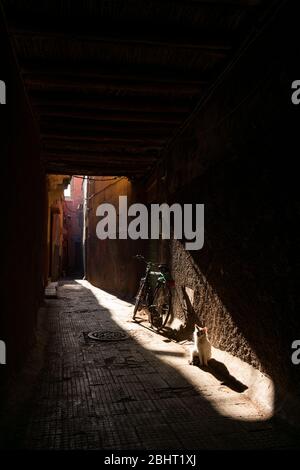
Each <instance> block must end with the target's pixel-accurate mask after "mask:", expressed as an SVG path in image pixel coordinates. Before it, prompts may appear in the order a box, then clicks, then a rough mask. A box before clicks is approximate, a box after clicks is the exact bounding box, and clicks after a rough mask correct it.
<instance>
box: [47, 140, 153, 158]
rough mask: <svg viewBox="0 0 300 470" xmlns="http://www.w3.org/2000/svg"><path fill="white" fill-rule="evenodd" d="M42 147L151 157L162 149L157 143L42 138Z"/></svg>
mask: <svg viewBox="0 0 300 470" xmlns="http://www.w3.org/2000/svg"><path fill="white" fill-rule="evenodd" d="M42 147H43V149H45V150H49V149H50V150H51V149H64V150H72V151H73V150H83V151H91V152H101V153H102V154H105V153H111V152H122V153H125V154H126V153H128V154H129V153H130V154H140V153H143V154H148V155H149V154H151V155H154V154H155V155H158V154H159V151H160V150H161V148H162V145H161V144H160V143H159V144H157V143H155V144H153V143H152V144H151V145H149V143H148V144H147V143H146V144H145V143H144V142H134V143H128V142H127V141H126V142H122V141H121V142H119V141H116V140H113V142H95V141H88V140H85V141H83V140H76V139H75V138H73V139H64V140H61V139H54V138H50V139H49V138H47V136H45V137H44V139H43V140H42Z"/></svg>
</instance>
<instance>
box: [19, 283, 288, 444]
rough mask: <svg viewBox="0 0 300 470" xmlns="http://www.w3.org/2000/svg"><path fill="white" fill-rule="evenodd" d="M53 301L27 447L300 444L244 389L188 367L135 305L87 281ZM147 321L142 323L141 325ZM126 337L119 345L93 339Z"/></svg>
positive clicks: (26, 428) (65, 286)
mask: <svg viewBox="0 0 300 470" xmlns="http://www.w3.org/2000/svg"><path fill="white" fill-rule="evenodd" d="M46 302H47V315H46V329H47V331H48V341H47V346H46V351H45V363H44V367H43V369H42V370H41V372H40V374H39V377H38V381H37V385H36V386H35V388H34V391H33V396H32V400H31V405H30V408H29V414H28V416H27V419H26V420H25V422H24V423H23V425H22V426H21V427H20V429H19V430H18V432H19V434H20V439H21V447H23V448H28V449H112V450H113V449H153V450H154V449H177V450H178V449H256V448H276V449H279V448H293V447H296V446H297V442H296V440H295V437H294V436H292V434H291V432H290V430H289V429H288V428H287V427H286V425H283V424H282V423H278V422H277V421H276V422H275V421H273V420H269V419H266V417H265V416H264V415H263V413H262V412H261V411H260V410H259V409H258V408H257V407H256V406H254V404H252V403H251V402H250V401H249V400H248V399H247V398H246V397H245V395H244V394H243V393H238V392H236V391H235V390H233V389H231V388H229V387H227V386H225V385H224V384H223V385H222V382H220V380H219V379H218V378H216V376H214V375H213V374H211V373H210V372H209V371H204V370H201V369H200V368H198V367H193V366H189V365H188V355H187V351H186V348H185V347H184V345H182V344H178V343H176V342H173V341H169V340H168V339H166V338H165V337H163V336H161V335H159V334H156V333H154V332H152V331H151V330H149V329H147V324H146V323H143V324H136V323H133V322H132V321H131V314H132V305H131V304H128V303H127V302H124V301H121V300H120V299H118V298H116V297H114V296H112V295H109V294H108V293H106V292H104V291H101V290H100V289H97V288H95V287H93V286H92V285H91V284H89V283H88V282H87V281H64V282H63V283H60V286H59V288H58V298H57V299H49V300H47V301H46ZM143 325H144V326H143ZM96 330H103V331H104V330H110V331H123V332H124V331H125V332H126V333H127V334H128V338H127V339H126V340H124V341H118V342H97V341H93V340H90V339H88V337H87V333H88V332H91V331H96Z"/></svg>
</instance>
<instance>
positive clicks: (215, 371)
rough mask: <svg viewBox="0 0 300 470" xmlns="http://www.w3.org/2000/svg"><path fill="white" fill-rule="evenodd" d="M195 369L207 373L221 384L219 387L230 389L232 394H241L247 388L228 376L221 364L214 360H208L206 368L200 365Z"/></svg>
mask: <svg viewBox="0 0 300 470" xmlns="http://www.w3.org/2000/svg"><path fill="white" fill-rule="evenodd" d="M197 367H199V368H200V369H202V370H204V371H205V372H209V373H210V374H211V375H213V376H214V377H215V378H216V379H217V380H219V381H220V382H221V385H224V386H226V387H228V388H230V389H231V390H233V391H234V392H237V393H243V392H244V391H245V390H247V388H248V387H247V385H245V384H243V383H242V382H240V381H239V380H238V379H236V378H235V377H234V376H233V375H231V374H230V372H229V370H228V369H227V367H226V366H225V364H224V363H223V362H220V361H217V360H216V359H210V360H209V362H208V365H207V366H200V364H197Z"/></svg>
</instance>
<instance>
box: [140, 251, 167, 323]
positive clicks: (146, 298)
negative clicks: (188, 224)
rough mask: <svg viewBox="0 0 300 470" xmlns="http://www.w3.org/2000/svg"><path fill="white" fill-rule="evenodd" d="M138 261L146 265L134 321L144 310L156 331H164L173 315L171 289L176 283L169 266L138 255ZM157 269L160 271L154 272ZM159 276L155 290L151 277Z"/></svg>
mask: <svg viewBox="0 0 300 470" xmlns="http://www.w3.org/2000/svg"><path fill="white" fill-rule="evenodd" d="M135 258H136V259H138V260H139V261H144V262H145V263H146V271H145V276H144V277H142V278H141V280H140V286H139V289H138V292H137V295H136V298H135V299H136V300H135V306H134V310H133V321H135V317H136V314H137V312H138V311H139V310H142V309H143V308H146V309H147V312H148V321H149V323H150V325H151V327H152V328H153V329H155V330H156V331H160V330H162V329H163V328H164V327H165V325H166V324H167V322H168V319H169V317H170V313H171V288H172V287H174V281H173V280H172V279H171V277H170V273H169V269H168V267H167V265H165V264H160V263H154V262H152V261H146V259H145V258H144V256H142V255H136V256H135ZM155 267H157V268H158V269H159V271H153V268H155ZM151 275H154V276H157V280H156V285H155V287H154V289H152V287H151V283H150V276H151Z"/></svg>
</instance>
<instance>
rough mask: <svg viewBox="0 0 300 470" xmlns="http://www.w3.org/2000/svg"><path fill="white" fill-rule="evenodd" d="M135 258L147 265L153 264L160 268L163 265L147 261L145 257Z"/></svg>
mask: <svg viewBox="0 0 300 470" xmlns="http://www.w3.org/2000/svg"><path fill="white" fill-rule="evenodd" d="M134 258H136V259H137V260H139V261H144V263H146V264H152V265H153V266H159V265H160V264H161V263H154V261H147V260H146V258H145V257H144V256H143V255H135V256H134Z"/></svg>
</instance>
